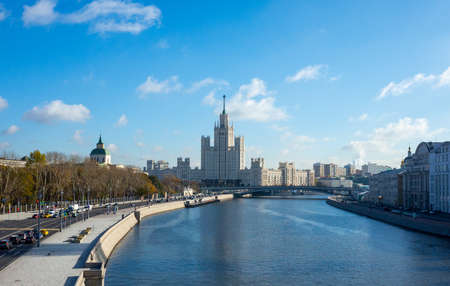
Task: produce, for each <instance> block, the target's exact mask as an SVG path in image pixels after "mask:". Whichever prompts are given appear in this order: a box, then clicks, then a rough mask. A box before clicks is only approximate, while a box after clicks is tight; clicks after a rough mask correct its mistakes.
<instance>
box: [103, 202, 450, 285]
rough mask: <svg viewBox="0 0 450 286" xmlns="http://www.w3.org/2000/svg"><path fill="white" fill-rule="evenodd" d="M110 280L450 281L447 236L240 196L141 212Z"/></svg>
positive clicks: (321, 207)
mask: <svg viewBox="0 0 450 286" xmlns="http://www.w3.org/2000/svg"><path fill="white" fill-rule="evenodd" d="M105 283H106V285H151V284H153V285H162V284H164V285H175V284H177V285H450V240H448V239H444V238H439V237H433V236H429V235H425V234H421V233H416V232H412V231H408V230H404V229H401V228H398V227H394V226H391V225H388V224H384V223H381V222H378V221H374V220H371V219H368V218H365V217H361V216H358V215H355V214H352V213H348V212H345V211H343V210H339V209H336V208H333V207H331V206H328V205H327V204H326V203H325V201H306V200H271V199H238V200H233V201H229V202H224V203H219V204H211V205H207V206H204V207H200V208H193V209H182V210H178V211H174V212H170V213H165V214H161V215H158V216H153V217H150V218H146V219H144V220H143V221H142V222H141V224H140V225H139V226H138V227H136V228H134V229H133V230H131V231H130V233H129V234H128V235H127V236H126V237H125V238H124V239H123V241H122V242H121V243H120V244H119V245H118V247H117V248H116V250H115V251H114V253H113V255H112V256H111V258H110V260H109V262H108V266H107V272H106V281H105Z"/></svg>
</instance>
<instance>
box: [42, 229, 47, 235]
mask: <svg viewBox="0 0 450 286" xmlns="http://www.w3.org/2000/svg"><path fill="white" fill-rule="evenodd" d="M41 234H42V235H43V236H47V235H48V229H45V228H43V229H41Z"/></svg>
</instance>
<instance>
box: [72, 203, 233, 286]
mask: <svg viewBox="0 0 450 286" xmlns="http://www.w3.org/2000/svg"><path fill="white" fill-rule="evenodd" d="M218 199H219V200H220V201H224V200H230V199H233V195H232V194H227V195H219V196H218ZM181 208H184V201H176V202H170V203H164V204H160V205H152V206H151V207H143V208H139V209H137V210H136V211H134V212H132V213H131V214H129V215H128V216H126V217H125V218H123V219H122V220H120V221H119V222H117V223H115V224H114V225H113V226H111V227H110V228H109V229H108V230H107V231H105V232H104V233H103V235H102V236H101V237H100V238H99V239H98V241H97V243H96V244H95V246H94V247H93V248H92V250H91V251H90V253H89V255H88V258H87V260H86V264H85V266H86V267H87V268H90V269H88V270H85V271H83V273H82V274H81V275H80V277H79V278H78V280H77V283H76V285H77V286H78V285H103V279H104V276H105V266H106V263H107V261H108V258H109V256H110V255H111V253H112V252H113V251H114V248H115V247H116V245H117V244H118V243H119V242H120V241H121V240H122V239H123V238H124V237H125V235H126V234H127V233H128V232H129V231H130V230H131V229H132V228H133V227H134V226H135V225H136V224H138V223H139V222H140V221H141V219H142V218H144V217H146V216H150V215H155V214H160V213H163V212H168V211H173V210H177V209H181Z"/></svg>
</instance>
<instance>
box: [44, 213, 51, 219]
mask: <svg viewBox="0 0 450 286" xmlns="http://www.w3.org/2000/svg"><path fill="white" fill-rule="evenodd" d="M51 217H52V215H51V214H49V213H46V214H45V215H44V218H51Z"/></svg>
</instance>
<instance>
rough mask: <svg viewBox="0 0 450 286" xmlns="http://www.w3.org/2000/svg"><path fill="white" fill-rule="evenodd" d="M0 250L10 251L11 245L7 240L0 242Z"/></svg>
mask: <svg viewBox="0 0 450 286" xmlns="http://www.w3.org/2000/svg"><path fill="white" fill-rule="evenodd" d="M0 249H11V244H10V243H9V241H7V240H0Z"/></svg>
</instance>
